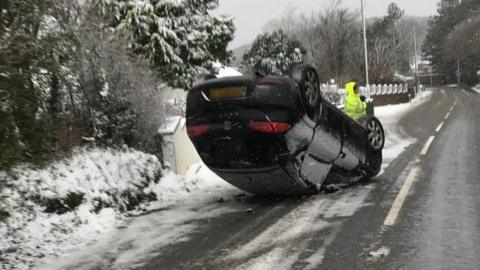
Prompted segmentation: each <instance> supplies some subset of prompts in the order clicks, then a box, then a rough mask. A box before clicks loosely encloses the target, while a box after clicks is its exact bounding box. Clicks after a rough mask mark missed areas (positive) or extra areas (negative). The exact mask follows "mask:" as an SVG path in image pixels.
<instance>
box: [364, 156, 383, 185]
mask: <svg viewBox="0 0 480 270" xmlns="http://www.w3.org/2000/svg"><path fill="white" fill-rule="evenodd" d="M382 160H383V156H382V151H371V152H370V157H369V164H368V168H367V170H366V171H367V176H366V178H367V179H368V178H372V177H374V176H376V175H378V174H379V173H380V171H381V170H382Z"/></svg>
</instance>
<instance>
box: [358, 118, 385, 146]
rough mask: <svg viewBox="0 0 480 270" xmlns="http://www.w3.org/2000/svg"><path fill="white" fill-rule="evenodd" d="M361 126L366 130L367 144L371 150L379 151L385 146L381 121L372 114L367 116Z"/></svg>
mask: <svg viewBox="0 0 480 270" xmlns="http://www.w3.org/2000/svg"><path fill="white" fill-rule="evenodd" d="M363 126H364V127H365V129H366V130H367V132H368V137H367V140H368V145H369V146H370V148H371V149H372V150H373V151H377V152H381V151H382V149H383V147H384V146H385V131H384V130H383V126H382V123H380V121H379V120H378V119H377V118H376V117H373V116H368V117H367V119H366V120H365V121H364V123H363Z"/></svg>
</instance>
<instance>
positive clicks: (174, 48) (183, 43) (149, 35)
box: [98, 0, 235, 88]
mask: <svg viewBox="0 0 480 270" xmlns="http://www.w3.org/2000/svg"><path fill="white" fill-rule="evenodd" d="M106 2H108V1H105V0H100V2H98V4H99V6H101V7H102V6H106V5H105V3H106ZM102 3H103V4H102ZM111 3H113V7H110V10H111V11H112V13H111V15H113V16H111V17H112V18H113V19H112V21H113V23H112V26H113V27H114V28H115V29H117V30H120V31H121V32H123V33H124V34H127V35H128V36H129V37H130V40H131V44H130V47H131V48H132V49H133V51H134V52H137V53H141V54H143V55H145V56H147V57H148V59H150V61H151V63H152V64H153V66H154V67H155V68H156V69H157V70H158V71H159V72H160V75H161V77H162V78H163V79H164V80H166V81H167V82H168V83H169V84H170V85H171V86H174V87H181V88H189V87H190V86H191V85H192V84H193V82H194V80H195V78H196V77H197V75H198V74H201V73H205V72H207V71H213V68H212V65H213V63H215V62H216V61H219V62H220V63H222V64H226V63H228V62H229V61H231V52H229V51H227V45H228V43H229V42H230V41H231V40H232V39H233V33H234V31H235V27H234V25H233V20H232V18H229V17H225V16H214V15H212V14H210V12H211V11H212V10H213V9H215V8H216V7H217V6H218V0H181V1H180V0H176V1H172V0H169V1H166V0H161V1H158V0H139V1H125V0H124V1H122V0H116V1H111ZM104 9H105V8H104ZM106 10H108V9H106ZM107 15H108V14H107Z"/></svg>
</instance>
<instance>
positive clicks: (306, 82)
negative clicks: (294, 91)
mask: <svg viewBox="0 0 480 270" xmlns="http://www.w3.org/2000/svg"><path fill="white" fill-rule="evenodd" d="M291 77H292V78H293V79H294V80H295V82H296V83H297V85H298V88H299V90H300V96H301V98H302V102H303V104H304V106H305V111H306V113H307V115H308V117H310V119H315V118H316V117H317V115H318V111H319V104H320V100H321V93H320V82H319V79H318V74H317V71H316V70H315V68H313V67H312V66H309V65H296V66H294V67H293V69H292V71H291Z"/></svg>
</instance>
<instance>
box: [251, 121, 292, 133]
mask: <svg viewBox="0 0 480 270" xmlns="http://www.w3.org/2000/svg"><path fill="white" fill-rule="evenodd" d="M248 126H249V127H250V128H251V129H253V130H256V131H259V132H263V133H285V132H287V131H289V130H290V129H291V128H292V125H290V124H288V123H283V122H266V121H253V120H252V121H250V123H248Z"/></svg>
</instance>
